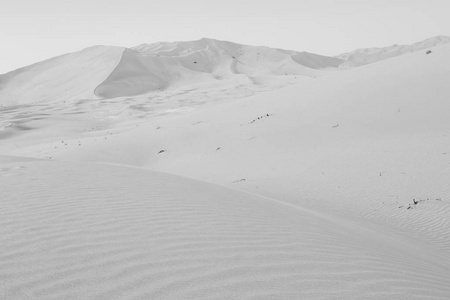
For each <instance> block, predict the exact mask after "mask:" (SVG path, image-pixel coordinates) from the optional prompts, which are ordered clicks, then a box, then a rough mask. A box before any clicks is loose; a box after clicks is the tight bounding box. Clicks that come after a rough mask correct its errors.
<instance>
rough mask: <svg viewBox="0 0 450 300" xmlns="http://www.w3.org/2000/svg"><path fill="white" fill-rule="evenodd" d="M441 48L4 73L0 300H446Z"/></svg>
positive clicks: (148, 51)
mask: <svg viewBox="0 0 450 300" xmlns="http://www.w3.org/2000/svg"><path fill="white" fill-rule="evenodd" d="M449 41H450V39H448V38H447V37H436V38H433V39H429V40H426V41H423V42H419V43H416V44H414V45H411V46H398V47H390V48H389V47H388V48H376V49H375V48H374V49H375V50H374V49H372V50H371V51H362V50H357V51H355V52H353V53H349V54H346V55H337V56H336V57H326V56H321V55H316V54H312V53H306V52H296V51H291V50H282V49H272V48H268V47H256V46H247V45H240V44H235V43H231V42H224V41H217V40H213V39H202V40H198V41H192V42H171V43H156V44H143V45H140V46H137V47H134V48H130V49H126V48H120V47H109V46H95V47H91V48H88V49H85V50H82V51H80V52H76V53H71V54H67V55H63V56H59V57H56V58H54V59H51V60H47V61H44V62H40V63H37V64H35V65H32V66H29V67H25V68H22V69H18V70H15V71H12V72H10V73H7V74H3V75H0V205H1V208H2V209H1V210H0V241H1V242H0V298H1V299H449V298H450V224H449V219H450V197H449V195H450V185H449V184H448V182H449V181H450V132H449V128H450V121H449V118H448V112H449V111H450V102H449V97H450V85H449V84H448V78H450V43H448V42H449ZM380 49H381V50H380ZM382 49H384V50H385V51H383V50H382ZM386 49H388V50H386ZM427 51H431V53H429V54H427Z"/></svg>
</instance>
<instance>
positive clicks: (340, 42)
mask: <svg viewBox="0 0 450 300" xmlns="http://www.w3.org/2000/svg"><path fill="white" fill-rule="evenodd" d="M436 35H450V0H191V1H187V0H148V1H144V0H109V1H108V0H1V3H0V58H1V59H0V74H2V73H6V72H8V71H11V70H13V69H16V68H19V67H22V66H26V65H29V64H32V63H35V62H38V61H41V60H44V59H47V58H51V57H54V56H57V55H61V54H64V53H67V52H74V51H78V50H81V49H82V48H85V47H89V46H92V45H98V44H101V45H114V46H126V47H132V46H136V45H138V44H142V43H152V42H158V41H179V40H196V39H200V38H202V37H209V38H215V39H219V40H228V41H233V42H237V43H244V44H250V45H264V46H270V47H277V48H283V49H291V50H298V51H309V52H313V53H318V54H323V55H337V54H340V53H342V52H347V51H351V50H354V49H356V48H362V47H373V46H380V47H381V46H389V45H392V44H411V43H414V42H417V41H420V40H424V39H426V38H429V37H432V36H436Z"/></svg>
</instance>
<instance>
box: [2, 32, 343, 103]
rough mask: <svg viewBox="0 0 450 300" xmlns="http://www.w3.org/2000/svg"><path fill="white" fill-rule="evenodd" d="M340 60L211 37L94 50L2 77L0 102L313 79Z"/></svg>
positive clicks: (49, 99) (107, 95)
mask: <svg viewBox="0 0 450 300" xmlns="http://www.w3.org/2000/svg"><path fill="white" fill-rule="evenodd" d="M341 62H342V60H341V59H339V58H333V57H326V56H320V55H315V54H309V53H298V52H295V51H285V50H277V49H271V48H267V47H255V46H247V45H240V44H235V43H230V42H222V41H217V40H212V39H202V40H199V41H192V42H178V43H157V44H150V45H141V46H138V47H135V48H132V49H124V48H119V47H105V46H103V47H92V48H88V49H85V50H83V51H80V52H76V53H72V54H68V55H63V56H60V57H57V58H54V59H50V60H47V61H44V62H41V63H38V64H35V65H33V66H29V67H25V68H22V69H19V70H16V71H13V72H10V73H7V74H4V75H1V76H0V103H2V104H3V105H5V104H6V105H13V104H14V105H17V104H36V103H48V102H53V101H69V100H73V99H77V100H79V99H92V98H115V97H122V96H136V95H141V94H146V93H149V92H152V91H159V90H165V89H169V88H171V87H178V86H179V85H185V86H192V85H193V84H203V85H204V84H205V83H210V84H216V85H219V86H223V84H224V83H223V82H222V81H224V80H227V81H231V82H232V83H233V86H236V85H237V83H236V81H237V82H238V83H239V84H241V85H242V84H248V83H251V84H254V83H257V82H258V81H257V80H256V81H255V80H252V78H253V77H261V76H266V75H280V76H282V75H283V76H286V75H299V76H305V77H314V76H317V75H318V74H320V73H321V72H320V71H318V70H317V69H324V68H336V67H337V66H338V65H339V63H341Z"/></svg>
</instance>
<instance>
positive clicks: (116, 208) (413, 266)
mask: <svg viewBox="0 0 450 300" xmlns="http://www.w3.org/2000/svg"><path fill="white" fill-rule="evenodd" d="M0 167H1V180H2V189H1V191H0V199H1V200H0V201H1V205H2V208H3V209H2V210H1V218H0V220H1V221H0V224H1V226H0V236H1V237H2V243H0V249H1V251H0V264H1V266H2V268H0V277H1V278H2V280H1V282H2V284H1V288H0V295H1V298H2V299H61V298H64V299H88V298H89V299H149V298H151V299H176V298H184V299H233V298H234V299H235V298H240V299H254V298H277V299H299V298H300V299H302V298H303V299H305V298H307V299H361V298H364V299H446V298H447V297H448V295H449V294H450V287H449V286H448V275H449V274H448V270H449V269H448V267H449V265H448V260H446V261H440V258H439V256H435V253H433V252H432V251H429V249H426V248H422V247H421V245H420V244H419V245H417V244H410V242H409V241H407V240H404V239H402V237H401V236H395V235H392V234H390V233H388V234H386V233H384V232H382V231H374V230H372V229H367V228H365V227H364V223H363V222H354V221H353V220H349V219H346V220H344V219H338V218H334V217H329V216H327V215H326V214H322V213H318V212H312V211H309V210H305V209H302V208H301V207H297V206H292V205H287V204H284V203H282V202H279V201H276V200H272V199H269V198H262V197H260V196H256V195H251V194H246V193H243V192H239V191H236V190H230V189H226V188H223V187H219V186H213V185H209V184H205V183H202V182H197V181H193V180H189V179H185V178H180V177H174V176H171V175H165V174H161V173H153V172H149V171H145V170H138V169H131V168H125V167H118V166H107V165H100V164H79V163H76V164H73V163H62V162H45V161H43V162H39V161H36V162H20V161H14V162H13V161H12V162H9V163H8V162H5V161H4V162H3V163H2V165H0ZM62 174H64V176H61V175H62ZM25 181H26V182H28V184H27V188H26V189H23V188H21V187H22V185H23V183H24V182H25ZM419 274H420V275H419Z"/></svg>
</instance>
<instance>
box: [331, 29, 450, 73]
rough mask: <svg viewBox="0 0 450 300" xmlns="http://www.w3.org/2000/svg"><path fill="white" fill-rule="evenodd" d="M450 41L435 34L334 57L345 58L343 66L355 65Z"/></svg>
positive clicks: (446, 37)
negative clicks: (417, 39) (427, 37)
mask: <svg viewBox="0 0 450 300" xmlns="http://www.w3.org/2000/svg"><path fill="white" fill-rule="evenodd" d="M449 42H450V37H448V36H437V37H433V38H429V39H426V40H424V41H421V42H417V43H414V44H412V45H392V46H390V47H384V48H365V49H357V50H354V51H352V52H349V53H343V54H340V55H338V56H336V58H340V59H342V60H345V62H344V63H343V64H342V66H343V67H357V66H362V65H367V64H371V63H374V62H377V61H380V60H384V59H388V58H392V57H396V56H399V55H403V54H406V53H411V52H416V51H420V50H423V49H427V48H432V47H435V46H439V45H443V44H446V43H449Z"/></svg>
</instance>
